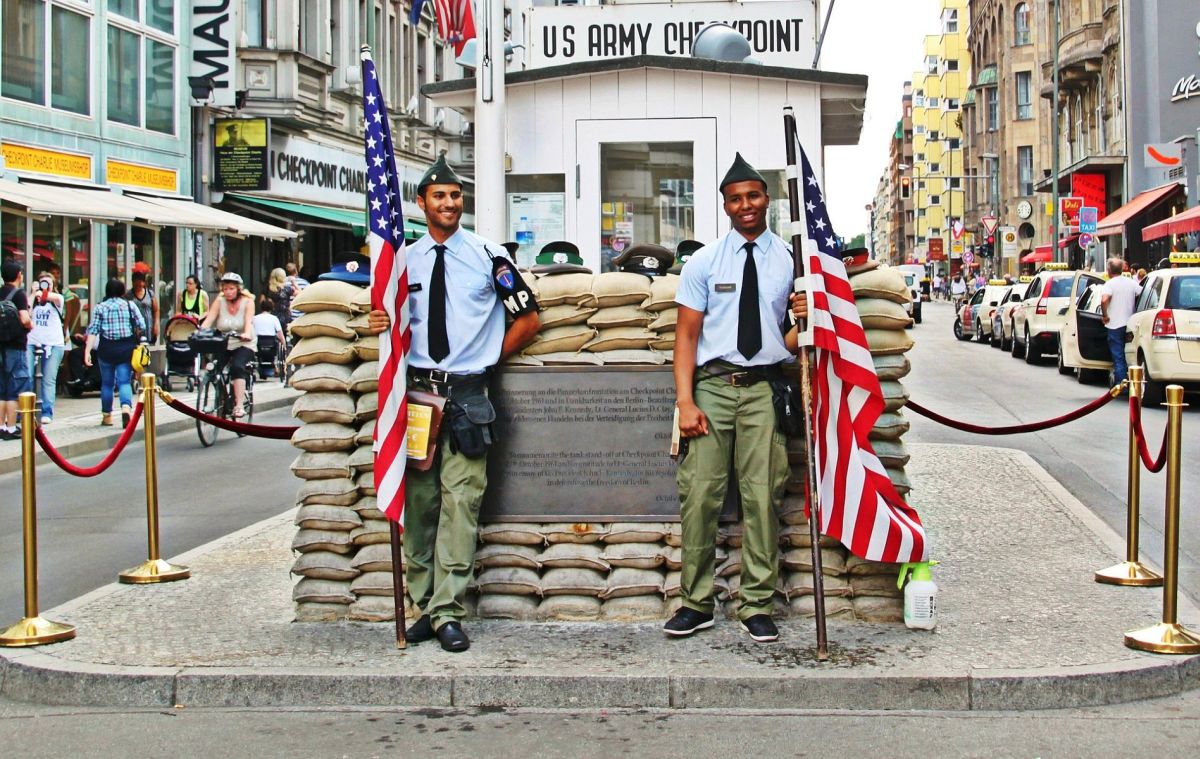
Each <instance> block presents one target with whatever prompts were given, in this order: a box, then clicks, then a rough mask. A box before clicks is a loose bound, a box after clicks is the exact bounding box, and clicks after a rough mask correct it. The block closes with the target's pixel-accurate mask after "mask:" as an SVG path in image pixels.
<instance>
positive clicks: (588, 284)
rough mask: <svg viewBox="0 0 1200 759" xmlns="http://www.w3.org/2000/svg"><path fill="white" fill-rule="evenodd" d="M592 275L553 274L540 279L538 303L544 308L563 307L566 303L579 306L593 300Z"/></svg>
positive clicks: (538, 281) (538, 280)
mask: <svg viewBox="0 0 1200 759" xmlns="http://www.w3.org/2000/svg"><path fill="white" fill-rule="evenodd" d="M592 279H593V277H592V275H591V274H583V273H575V274H551V275H548V276H545V277H538V279H537V280H536V282H537V302H538V305H539V306H541V307H542V308H550V307H551V306H561V305H563V304H565V303H569V304H571V305H578V304H580V303H585V302H587V301H591V300H592Z"/></svg>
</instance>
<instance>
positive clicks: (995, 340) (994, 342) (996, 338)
mask: <svg viewBox="0 0 1200 759" xmlns="http://www.w3.org/2000/svg"><path fill="white" fill-rule="evenodd" d="M1003 339H1004V337H1003V336H1002V335H1001V334H1000V330H999V329H997V328H996V323H995V322H992V334H991V335H990V336H989V337H988V345H991V346H992V347H993V348H999V347H1000V346H1001V343H1002V341H1003Z"/></svg>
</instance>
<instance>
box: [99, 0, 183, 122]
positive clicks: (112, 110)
mask: <svg viewBox="0 0 1200 759" xmlns="http://www.w3.org/2000/svg"><path fill="white" fill-rule="evenodd" d="M117 5H119V6H121V13H120V14H119V15H110V16H109V24H108V29H107V34H106V39H107V41H108V47H107V53H108V58H107V61H108V70H107V81H108V97H107V102H106V106H107V112H106V117H107V118H108V120H109V121H115V122H117V123H119V124H127V125H129V126H133V127H142V128H145V129H148V130H150V131H152V132H161V133H163V134H174V133H175V114H176V109H177V108H178V99H177V98H176V97H175V92H176V79H177V76H176V74H177V70H178V61H177V60H176V57H177V55H178V52H179V42H178V39H177V38H176V37H174V36H173V35H174V30H175V6H176V4H174V3H168V2H159V0H149V1H148V2H146V3H145V6H146V15H145V17H144V19H142V22H141V23H139V22H138V21H137V19H138V18H139V16H138V14H137V6H138V3H136V2H134V3H126V2H124V1H123V0H110V2H109V7H110V9H112V8H113V6H117ZM126 15H128V17H129V18H130V19H133V20H125V18H123V17H124V16H126Z"/></svg>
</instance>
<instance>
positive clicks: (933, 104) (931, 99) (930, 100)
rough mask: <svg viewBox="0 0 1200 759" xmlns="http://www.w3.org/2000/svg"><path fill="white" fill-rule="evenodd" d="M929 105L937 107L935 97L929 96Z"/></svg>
mask: <svg viewBox="0 0 1200 759" xmlns="http://www.w3.org/2000/svg"><path fill="white" fill-rule="evenodd" d="M929 107H930V108H937V107H938V99H937V98H935V97H931V98H929Z"/></svg>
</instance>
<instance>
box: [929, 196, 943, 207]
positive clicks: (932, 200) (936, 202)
mask: <svg viewBox="0 0 1200 759" xmlns="http://www.w3.org/2000/svg"><path fill="white" fill-rule="evenodd" d="M941 204H942V196H941V195H930V196H929V205H931V206H940V205H941Z"/></svg>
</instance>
